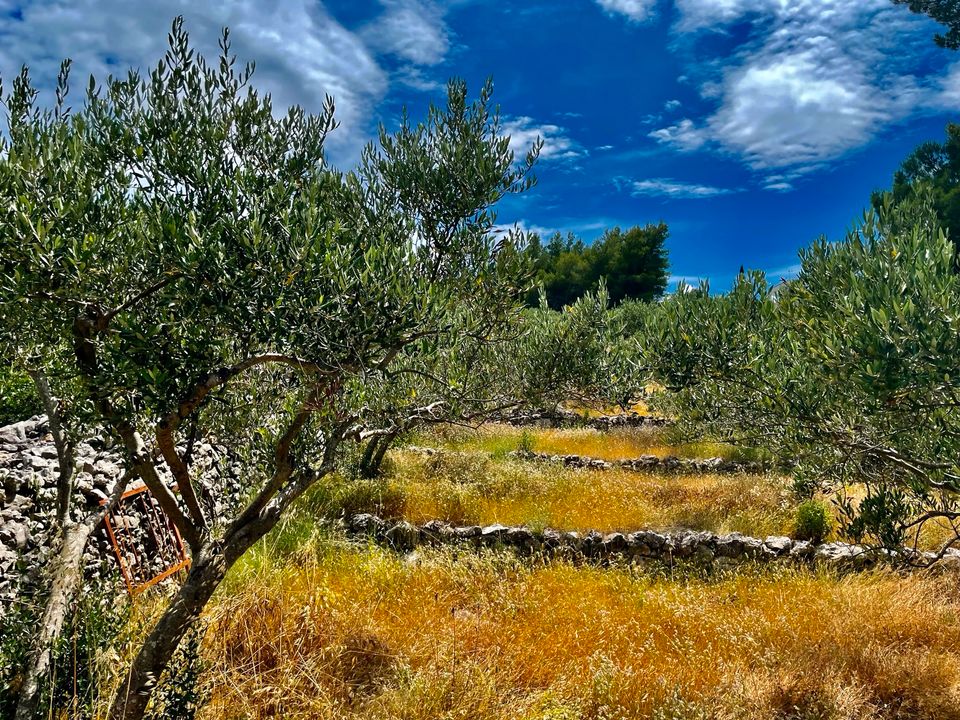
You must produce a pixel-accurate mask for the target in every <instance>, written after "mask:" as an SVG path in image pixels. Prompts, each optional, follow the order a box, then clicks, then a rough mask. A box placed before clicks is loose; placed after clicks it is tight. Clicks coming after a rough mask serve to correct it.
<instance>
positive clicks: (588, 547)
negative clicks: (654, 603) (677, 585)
mask: <svg viewBox="0 0 960 720" xmlns="http://www.w3.org/2000/svg"><path fill="white" fill-rule="evenodd" d="M347 532H348V533H349V534H350V535H351V536H353V537H357V538H369V539H372V540H373V541H375V542H377V543H380V544H382V545H384V546H386V547H390V548H393V549H395V550H398V551H402V552H409V551H412V550H414V549H415V548H417V547H419V546H421V545H466V546H471V547H476V548H481V547H486V548H509V549H512V550H514V551H516V552H517V553H519V554H521V555H526V556H532V555H542V556H545V557H557V558H565V559H569V560H573V561H579V562H592V563H600V564H606V563H623V562H626V563H654V562H657V563H668V564H669V563H673V562H675V561H682V562H689V563H693V564H696V565H700V566H708V567H712V568H714V569H723V568H729V567H734V566H736V565H739V564H742V563H745V562H750V561H753V562H772V561H779V562H795V563H806V564H817V565H825V566H828V567H833V568H837V569H846V570H860V569H866V568H869V567H873V566H875V565H877V564H878V563H879V562H882V561H884V560H890V559H896V558H891V557H890V556H889V555H888V554H885V553H883V552H881V551H873V550H870V549H868V548H864V547H861V546H859V545H850V544H847V543H822V544H819V545H814V544H811V543H809V542H807V541H804V540H793V539H791V538H788V537H781V536H770V537H767V538H765V539H760V538H754V537H748V536H746V535H741V534H740V533H730V534H727V535H717V534H715V533H712V532H702V531H701V532H698V531H694V530H680V531H677V532H671V533H659V532H654V531H652V530H639V531H637V532H632V533H620V532H613V533H606V534H604V533H600V532H597V531H595V530H594V531H591V532H588V533H578V532H563V531H560V530H552V529H547V530H543V531H542V532H541V531H536V530H531V529H529V528H526V527H522V526H521V527H508V526H506V525H488V526H486V527H481V526H479V525H467V526H454V525H450V524H448V523H445V522H443V521H440V520H432V521H430V522H428V523H426V524H424V525H419V526H418V525H414V524H412V523H410V522H407V521H406V520H401V521H397V522H391V521H387V520H384V519H382V518H379V517H377V516H376V515H371V514H368V513H361V514H359V515H354V516H353V517H351V518H350V519H349V520H348V521H347ZM910 554H911V553H910V552H909V551H904V555H910ZM899 559H901V560H902V559H909V558H906V557H901V558H899ZM913 559H916V560H921V561H923V560H927V561H929V560H930V559H931V556H930V555H929V554H928V555H926V556H925V557H914V558H913ZM939 566H940V567H942V568H945V569H954V570H960V550H954V551H950V552H949V553H948V554H947V555H946V556H945V557H944V558H943V560H942V561H941V562H940V565H939Z"/></svg>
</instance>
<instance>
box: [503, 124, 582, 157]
mask: <svg viewBox="0 0 960 720" xmlns="http://www.w3.org/2000/svg"><path fill="white" fill-rule="evenodd" d="M503 132H504V133H506V134H507V135H509V136H510V149H511V150H513V152H514V154H516V156H517V158H522V157H523V156H524V155H526V153H527V151H528V150H529V149H530V148H531V147H532V146H533V144H534V142H536V140H537V138H538V137H540V138H543V149H542V150H541V151H540V159H541V160H573V159H575V158H578V157H582V156H583V155H586V151H585V150H584V149H583V148H582V147H581V146H580V145H579V144H578V143H577V142H575V141H574V140H572V139H571V138H570V137H569V136H568V135H567V134H566V133H567V131H566V130H565V129H564V128H562V127H560V126H559V125H550V124H545V125H537V124H536V121H535V120H534V119H533V118H530V117H525V116H521V117H517V118H512V119H509V120H507V121H506V122H504V123H503Z"/></svg>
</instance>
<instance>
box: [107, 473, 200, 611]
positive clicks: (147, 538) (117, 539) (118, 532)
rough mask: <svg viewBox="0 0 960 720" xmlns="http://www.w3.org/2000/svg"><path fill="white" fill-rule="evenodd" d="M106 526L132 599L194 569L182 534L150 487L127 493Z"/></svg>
mask: <svg viewBox="0 0 960 720" xmlns="http://www.w3.org/2000/svg"><path fill="white" fill-rule="evenodd" d="M105 525H106V528H107V536H108V537H109V538H110V542H111V544H112V545H113V551H114V552H115V553H116V556H117V562H118V563H119V565H120V572H121V574H122V575H123V581H124V583H126V586H127V592H129V593H130V594H131V595H136V594H137V593H139V592H142V591H144V590H146V589H147V588H148V587H150V586H151V585H156V584H157V583H158V582H160V581H161V580H163V579H164V578H168V577H170V576H171V575H173V574H174V573H176V572H178V571H179V570H182V569H183V568H185V567H188V566H189V565H190V558H189V557H188V556H187V551H186V548H185V547H184V545H183V539H182V538H181V537H180V532H179V531H178V530H177V528H176V527H175V526H174V525H173V523H172V522H170V519H169V518H168V517H167V515H166V513H164V512H163V510H162V509H161V508H160V504H159V503H158V502H157V501H156V499H155V498H154V497H153V495H152V494H151V492H150V489H149V488H148V487H147V486H146V485H140V486H139V487H135V488H132V489H130V490H127V491H126V492H125V493H123V495H121V496H120V500H119V502H117V504H116V506H115V507H114V508H113V511H112V512H110V513H109V514H108V515H107V517H106V518H105Z"/></svg>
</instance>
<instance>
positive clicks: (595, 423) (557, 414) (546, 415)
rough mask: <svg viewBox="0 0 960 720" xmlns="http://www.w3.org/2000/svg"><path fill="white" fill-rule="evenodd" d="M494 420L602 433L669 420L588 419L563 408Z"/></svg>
mask: <svg viewBox="0 0 960 720" xmlns="http://www.w3.org/2000/svg"><path fill="white" fill-rule="evenodd" d="M494 419H495V420H497V421H499V422H503V423H507V424H508V425H514V426H518V427H519V426H524V425H532V426H536V427H548V428H556V427H569V426H574V427H585V428H592V429H594V430H602V431H606V430H612V429H614V428H636V427H662V426H664V425H669V424H670V420H668V419H667V418H663V417H655V416H653V415H641V414H639V413H634V412H630V413H623V414H620V415H600V416H596V417H589V416H585V415H581V414H579V413H576V412H574V411H573V410H565V409H563V408H560V409H557V410H515V411H513V412H509V413H503V414H501V415H499V416H497V417H495V418H494Z"/></svg>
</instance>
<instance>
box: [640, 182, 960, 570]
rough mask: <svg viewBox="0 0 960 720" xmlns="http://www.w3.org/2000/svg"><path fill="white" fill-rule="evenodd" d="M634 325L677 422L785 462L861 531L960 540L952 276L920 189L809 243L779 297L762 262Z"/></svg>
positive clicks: (875, 536) (959, 342) (873, 535)
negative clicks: (933, 526)
mask: <svg viewBox="0 0 960 720" xmlns="http://www.w3.org/2000/svg"><path fill="white" fill-rule="evenodd" d="M644 338H645V339H644V341H643V344H642V345H643V347H642V351H641V356H642V357H643V358H644V363H645V367H646V369H647V371H649V372H651V373H652V374H653V375H654V376H655V377H656V378H657V379H658V380H659V381H660V382H662V383H663V384H664V385H665V386H666V387H667V388H668V389H670V390H672V391H673V392H672V393H671V394H670V395H668V397H669V402H670V403H672V406H673V410H674V412H676V413H677V415H678V418H679V420H680V422H681V423H685V424H686V427H687V428H688V429H689V430H692V431H699V432H702V433H706V434H709V435H711V436H713V437H715V438H718V439H722V440H728V441H732V442H737V443H741V444H746V445H751V446H754V447H762V448H767V449H769V450H771V451H773V452H775V453H777V454H778V455H780V456H781V457H783V458H790V459H792V460H793V461H795V462H796V472H797V479H798V481H799V484H800V486H801V487H803V486H806V487H808V488H809V487H820V488H823V489H827V490H832V491H834V492H836V493H837V495H838V506H839V508H840V510H841V514H842V517H843V519H844V520H845V524H846V529H847V531H848V532H849V534H850V535H852V536H853V537H854V538H855V539H859V540H861V541H864V542H867V543H871V544H876V545H879V546H883V547H886V548H891V549H899V548H901V547H902V546H903V544H904V543H907V542H912V543H914V544H916V542H917V540H918V538H919V535H920V532H921V531H922V530H923V528H924V526H926V525H928V524H930V523H938V524H940V525H941V526H942V529H941V531H940V534H941V536H943V537H944V538H945V539H944V540H943V542H942V544H941V545H940V547H939V552H938V553H936V554H935V556H934V559H935V558H936V557H939V556H942V555H943V554H944V553H945V552H946V551H947V550H948V549H949V548H951V547H954V546H956V545H958V543H960V526H958V523H957V521H958V520H960V377H958V369H960V368H958V362H957V358H958V357H960V278H958V276H957V275H956V274H955V273H954V272H953V248H952V245H951V243H950V241H949V240H948V239H947V237H946V235H945V233H944V230H943V228H942V227H941V226H940V224H939V222H938V220H937V216H936V213H935V211H934V209H933V207H932V204H931V202H930V198H929V197H923V196H921V197H918V198H917V199H914V200H912V201H910V202H907V203H904V204H902V205H900V206H896V207H892V206H890V205H889V204H887V205H886V206H884V207H883V208H881V212H880V213H879V215H876V214H874V213H872V212H870V213H868V214H867V215H866V216H865V218H864V220H863V222H862V223H861V224H860V225H859V226H858V227H857V228H855V229H854V230H852V231H851V232H850V234H849V235H848V236H847V238H846V239H845V240H843V241H841V242H838V243H829V242H827V241H826V240H820V241H818V242H816V243H814V244H813V245H812V246H811V247H810V248H809V249H807V250H805V251H803V252H802V253H801V270H800V274H799V276H798V277H797V278H796V279H795V280H793V281H791V282H789V283H788V284H787V286H786V288H785V289H783V291H782V292H780V293H779V294H778V295H777V296H776V298H773V297H771V296H770V294H769V292H768V287H767V284H766V282H765V280H764V279H763V277H762V276H761V275H758V274H752V275H743V276H741V277H740V278H739V279H738V281H737V283H736V284H735V286H734V288H733V289H732V291H731V292H730V293H728V294H727V295H725V296H718V297H710V296H709V295H708V294H706V293H697V294H678V295H677V296H675V297H674V298H672V299H671V300H670V301H668V302H667V303H664V305H663V307H662V313H661V316H660V317H659V318H657V319H655V320H653V321H652V322H651V323H650V325H649V327H648V332H647V333H646V334H645V335H644ZM944 533H945V535H944ZM913 559H914V560H916V559H918V558H917V557H916V556H914V557H913ZM930 559H931V558H929V557H927V558H925V559H922V560H921V561H922V562H928V561H929V560H930Z"/></svg>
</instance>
